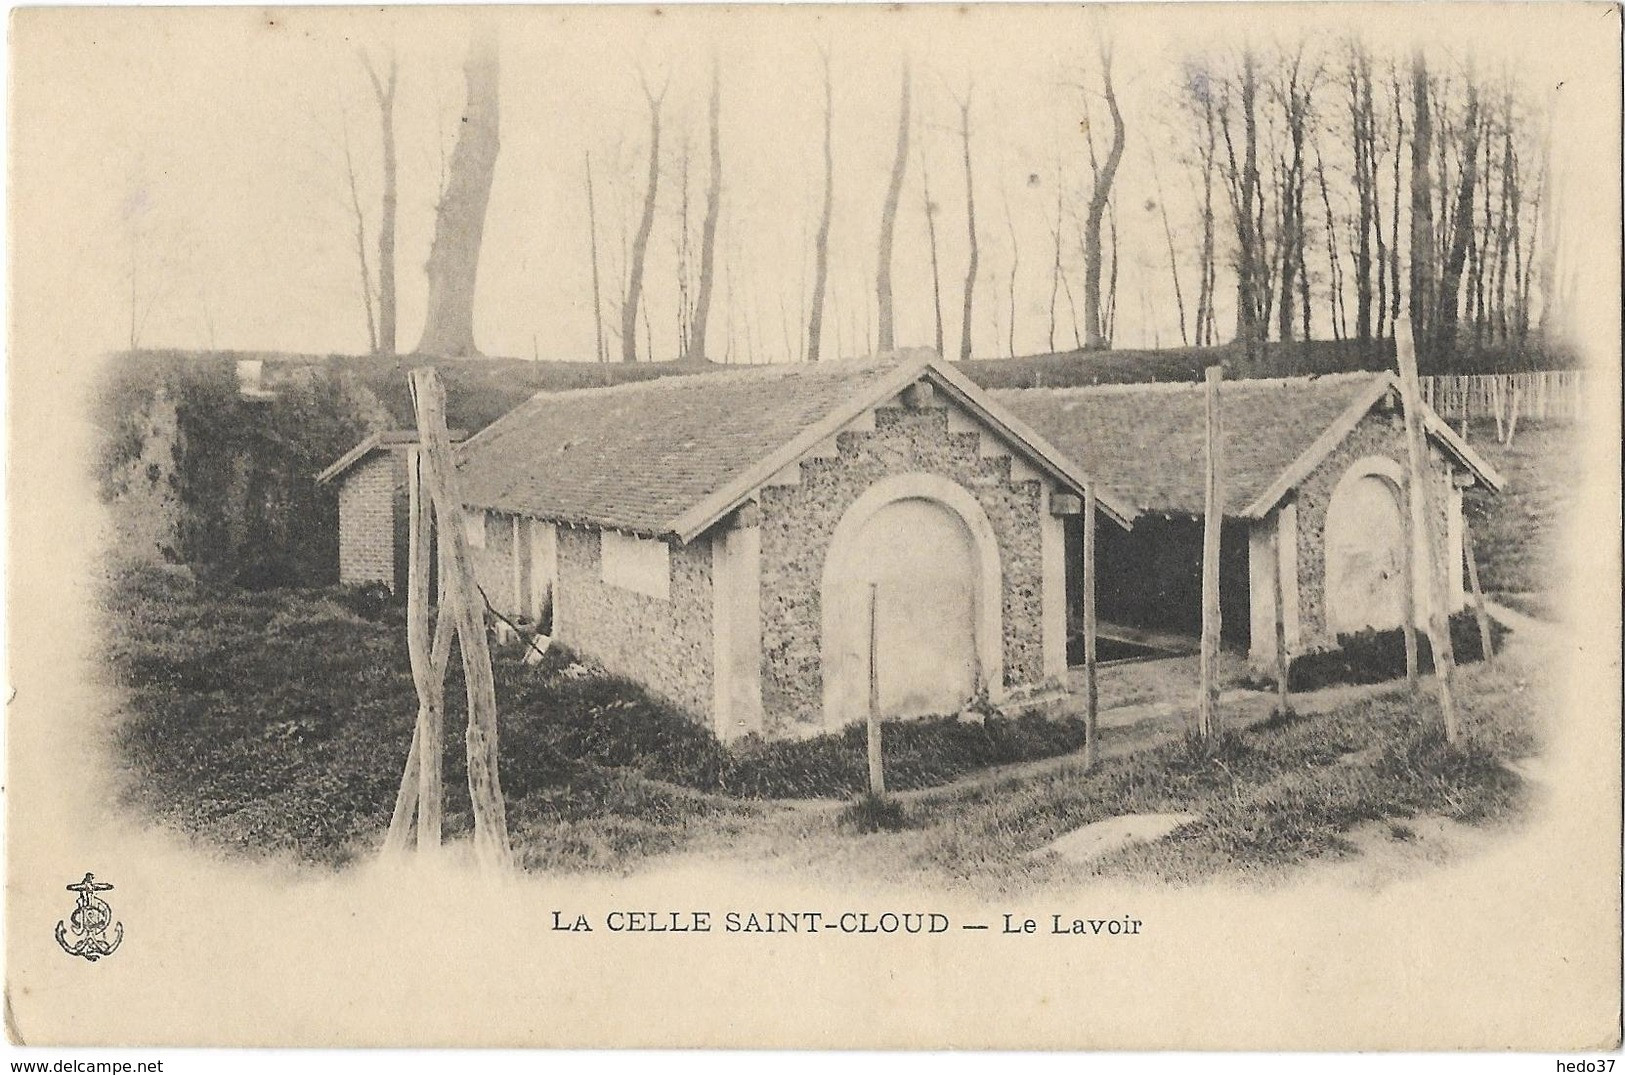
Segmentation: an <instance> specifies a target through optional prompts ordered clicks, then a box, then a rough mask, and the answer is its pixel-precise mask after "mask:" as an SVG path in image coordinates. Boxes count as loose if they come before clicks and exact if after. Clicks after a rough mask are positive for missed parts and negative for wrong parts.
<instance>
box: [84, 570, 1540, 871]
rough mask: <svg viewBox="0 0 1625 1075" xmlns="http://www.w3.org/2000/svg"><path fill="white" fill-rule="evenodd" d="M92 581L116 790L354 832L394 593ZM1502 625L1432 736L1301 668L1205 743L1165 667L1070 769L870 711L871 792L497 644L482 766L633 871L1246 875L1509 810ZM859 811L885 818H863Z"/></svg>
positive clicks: (530, 849) (1528, 715)
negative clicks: (1159, 685) (1123, 819)
mask: <svg viewBox="0 0 1625 1075" xmlns="http://www.w3.org/2000/svg"><path fill="white" fill-rule="evenodd" d="M107 604H108V610H109V613H110V619H109V622H110V623H111V624H112V625H113V632H112V633H113V638H112V653H111V656H112V661H113V665H114V668H115V670H116V673H117V677H118V680H119V682H120V684H121V685H122V687H123V689H124V691H125V692H126V697H127V699H128V702H127V705H126V706H125V707H124V711H123V714H122V717H121V722H120V725H119V728H118V732H117V741H118V743H119V745H120V747H121V748H122V753H123V757H124V758H125V760H126V776H127V777H128V779H127V780H126V782H125V788H126V791H125V794H126V798H127V801H128V802H129V803H130V804H131V805H134V806H135V807H137V808H138V809H139V810H141V811H143V812H145V813H146V814H147V815H148V816H152V817H155V818H156V819H158V820H160V821H161V822H163V823H164V824H166V825H168V826H171V827H174V828H176V829H179V830H182V831H185V832H188V833H192V834H194V835H196V836H197V837H200V838H201V839H203V840H204V841H205V842H207V843H211V844H214V845H217V846H223V847H226V848H230V849H235V850H237V851H239V852H242V853H246V854H250V855H263V854H267V853H270V854H280V855H283V856H286V857H289V858H291V859H295V860H299V861H303V862H306V863H309V864H310V865H311V866H313V867H317V868H328V867H333V866H340V865H343V864H345V863H347V862H350V861H353V860H355V859H357V858H358V857H363V856H366V855H369V854H371V853H372V851H373V850H374V849H375V848H376V847H377V845H378V843H379V841H380V840H381V837H382V832H383V828H384V826H385V825H386V823H387V818H388V814H389V810H390V807H391V805H392V803H393V799H394V795H395V789H396V787H397V786H398V783H399V778H400V768H401V765H402V764H403V762H404V758H405V754H406V748H407V743H408V740H409V737H410V719H411V714H412V713H413V712H414V710H415V695H414V693H413V688H412V685H411V680H410V676H409V674H408V669H407V667H406V660H405V654H404V652H403V647H402V644H401V639H402V636H403V629H402V626H401V624H400V622H399V613H398V612H397V611H395V610H393V609H392V608H390V607H387V606H379V605H378V604H377V603H376V602H373V601H368V600H365V599H364V596H363V595H357V594H355V593H353V592H345V591H289V590H284V591H267V592H260V593H250V592H245V591H240V590H230V589H222V588H213V587H208V586H204V585H201V584H199V583H197V582H195V581H194V580H192V579H191V578H190V577H189V576H188V575H186V574H185V573H183V572H180V571H162V570H142V571H136V572H133V573H130V574H127V575H125V576H123V577H122V578H121V579H119V580H118V581H117V582H116V584H115V585H114V586H113V588H112V590H111V591H110V593H109V596H108V601H107ZM1519 652H1520V651H1519V650H1518V648H1517V647H1514V649H1513V650H1512V651H1511V653H1510V654H1509V655H1508V656H1507V657H1505V658H1503V660H1502V661H1500V662H1499V663H1498V664H1497V665H1496V666H1494V667H1481V666H1469V667H1466V668H1464V669H1463V670H1462V676H1461V696H1462V698H1463V708H1464V713H1465V716H1464V725H1465V727H1466V728H1467V729H1468V731H1467V735H1466V737H1465V739H1464V741H1463V743H1462V744H1461V745H1460V746H1456V747H1447V746H1446V745H1444V744H1443V743H1442V742H1441V741H1440V739H1439V736H1438V735H1437V733H1436V731H1434V730H1433V729H1432V727H1431V726H1430V725H1429V724H1428V723H1426V722H1423V723H1418V722H1417V720H1416V719H1415V718H1414V717H1413V716H1412V715H1411V713H1410V711H1409V707H1408V704H1407V703H1406V702H1405V700H1404V699H1403V697H1402V696H1401V695H1399V694H1398V693H1396V686H1395V685H1394V684H1380V685H1376V686H1369V687H1364V688H1357V687H1341V688H1332V689H1328V690H1324V691H1318V692H1314V693H1310V694H1305V695H1299V696H1296V699H1295V705H1296V707H1297V710H1298V712H1299V714H1300V715H1299V716H1297V717H1295V718H1292V719H1286V720H1281V719H1272V718H1271V716H1270V707H1271V705H1272V703H1273V696H1272V695H1269V694H1267V693H1253V694H1247V693H1243V694H1242V695H1241V696H1239V700H1237V701H1235V702H1232V703H1227V719H1228V720H1229V721H1230V726H1231V728H1232V729H1233V732H1234V734H1233V735H1232V736H1231V737H1230V738H1229V739H1228V740H1226V741H1225V742H1224V744H1223V745H1222V747H1221V749H1219V750H1218V751H1216V752H1215V753H1212V754H1209V753H1206V752H1203V751H1199V750H1194V749H1192V748H1191V747H1190V746H1189V745H1188V744H1187V743H1186V742H1185V741H1184V740H1183V738H1182V734H1181V731H1182V729H1183V727H1184V725H1185V722H1186V721H1187V719H1188V712H1187V710H1188V708H1189V705H1188V699H1189V698H1190V697H1191V696H1190V693H1189V692H1184V691H1181V692H1178V693H1179V694H1180V695H1181V697H1180V698H1178V699H1175V700H1174V701H1173V703H1172V704H1170V705H1158V706H1156V707H1152V710H1151V711H1150V712H1148V713H1147V714H1145V715H1143V716H1137V717H1136V719H1135V720H1134V721H1133V722H1132V723H1118V722H1107V727H1106V730H1105V731H1104V733H1103V735H1102V756H1103V761H1102V763H1101V765H1100V767H1099V768H1098V769H1096V770H1095V771H1093V772H1089V773H1084V772H1082V770H1081V768H1080V762H1079V758H1078V755H1077V754H1076V753H1075V750H1076V748H1077V747H1078V745H1079V744H1080V743H1081V737H1080V734H1079V729H1078V728H1077V725H1076V722H1075V721H1061V722H1056V723H1050V722H1046V721H1043V720H1042V719H1041V718H1036V717H1035V718H1027V719H1026V720H1024V721H1011V720H1003V721H1001V720H1000V719H998V718H989V719H988V720H986V721H984V722H982V723H980V724H975V723H964V722H959V721H952V720H942V721H927V722H920V723H916V724H906V725H892V726H889V727H888V734H887V766H888V773H889V776H890V780H891V786H892V788H893V789H894V790H895V791H898V792H899V794H898V795H897V801H896V805H895V806H894V807H892V808H890V809H888V810H886V811H882V812H879V814H873V813H871V814H870V815H864V814H862V813H861V812H860V813H854V812H852V811H850V810H847V811H843V810H842V809H841V808H840V804H841V803H842V802H843V801H845V800H847V799H848V798H849V797H850V796H851V794H852V793H853V792H855V791H856V790H857V789H858V788H860V787H861V786H862V781H863V776H862V773H863V740H862V737H861V735H860V734H858V733H857V732H856V731H855V730H854V731H852V732H851V733H849V734H847V735H845V736H826V737H820V738H819V739H815V740H810V741H804V742H800V743H789V744H764V745H761V746H759V747H757V748H755V749H754V750H746V751H743V752H738V753H730V752H726V751H723V750H722V749H721V748H720V746H719V745H718V744H717V743H716V742H715V740H714V739H712V738H711V737H710V736H709V734H707V733H705V732H703V731H701V730H699V729H697V728H695V727H693V726H692V725H689V724H688V723H686V722H685V721H683V720H682V719H681V718H680V717H677V716H675V715H672V714H670V713H669V712H667V711H666V710H664V709H663V707H661V706H659V705H658V703H656V702H654V701H652V700H650V699H648V698H647V697H645V696H644V695H643V694H642V693H641V692H640V691H638V690H637V689H636V688H634V687H632V686H630V685H629V684H625V683H623V682H620V681H617V680H614V679H611V678H608V677H605V676H602V675H599V674H591V673H587V674H583V671H582V669H581V666H578V665H572V664H569V663H567V662H565V661H562V660H554V661H550V662H544V664H543V665H542V666H541V667H539V668H527V667H525V666H523V665H521V664H519V663H518V662H517V661H514V660H512V659H509V658H499V660H498V661H497V664H496V672H497V685H498V704H499V709H500V711H501V714H502V716H501V721H502V723H501V728H502V733H501V736H502V737H501V744H502V756H501V778H502V782H503V791H504V796H505V799H506V801H507V808H508V819H509V825H510V829H511V832H512V835H513V841H514V845H515V848H516V851H517V853H518V857H519V860H520V862H521V863H522V864H523V865H524V866H525V867H527V868H530V869H544V870H559V869H564V870H574V869H607V870H613V871H631V870H644V869H653V868H659V867H660V865H661V864H662V863H665V862H675V861H679V860H681V859H683V858H684V857H685V856H690V855H698V856H714V857H718V858H729V859H736V860H737V859H743V860H747V861H748V860H757V861H761V862H764V863H769V864H771V866H772V868H775V869H784V868H789V869H806V870H810V871H814V872H828V871H836V872H838V873H842V874H851V875H856V876H861V877H871V878H894V877H897V876H899V875H906V874H917V875H919V876H920V878H921V879H922V880H924V881H926V882H928V883H929V882H931V881H932V880H935V881H939V882H944V883H965V884H969V885H971V886H973V887H992V888H1002V887H1009V886H1017V887H1019V886H1022V885H1027V884H1032V883H1043V882H1056V881H1066V880H1068V879H1070V878H1075V877H1076V876H1077V875H1078V874H1079V873H1080V870H1081V872H1082V873H1085V874H1093V873H1099V872H1105V873H1116V874H1130V875H1136V876H1140V875H1143V876H1147V877H1154V878H1158V879H1163V880H1172V881H1188V880H1195V879H1199V878H1203V877H1209V876H1215V875H1230V874H1242V875H1248V876H1269V875H1274V874H1279V873H1281V872H1283V871H1290V870H1291V869H1292V868H1295V867H1298V866H1301V865H1302V864H1305V863H1309V862H1313V861H1325V860H1330V859H1339V858H1347V857H1349V856H1350V855H1351V854H1352V853H1353V848H1354V847H1355V844H1354V843H1353V842H1351V841H1352V840H1353V838H1354V834H1356V833H1357V831H1358V830H1359V829H1360V827H1361V826H1365V825H1369V824H1372V823H1376V822H1393V823H1394V825H1395V826H1396V828H1395V830H1394V831H1400V830H1401V829H1402V828H1403V827H1404V826H1405V825H1408V824H1410V823H1411V820H1414V819H1417V818H1425V819H1439V818H1443V819H1448V820H1450V821H1451V822H1452V823H1459V824H1467V825H1480V826H1481V825H1486V824H1491V823H1495V822H1500V821H1505V820H1509V819H1511V818H1514V817H1516V816H1517V815H1518V814H1519V811H1520V808H1521V804H1522V802H1523V788H1522V783H1521V781H1520V779H1519V778H1518V777H1517V776H1516V775H1515V774H1514V773H1513V772H1512V771H1511V770H1509V769H1508V768H1507V764H1508V763H1511V762H1515V761H1516V760H1517V759H1518V758H1520V757H1522V756H1524V755H1526V754H1528V753H1529V752H1531V751H1532V750H1534V749H1535V747H1536V744H1537V742H1538V738H1539V729H1538V726H1537V723H1536V720H1535V717H1534V714H1535V713H1536V712H1538V707H1539V702H1538V700H1537V699H1538V698H1539V697H1540V695H1539V692H1538V691H1535V690H1527V689H1526V687H1527V686H1528V685H1529V684H1530V683H1531V681H1532V680H1535V679H1538V677H1539V675H1540V674H1542V672H1543V670H1544V668H1545V666H1546V662H1544V661H1542V660H1533V661H1531V660H1527V659H1523V658H1520V657H1518V656H1517V654H1518V653H1519ZM453 663H454V666H455V662H453ZM1176 663H1177V662H1176ZM1160 664H1161V662H1151V663H1150V664H1148V665H1145V666H1125V667H1126V669H1127V672H1123V671H1122V670H1116V671H1118V672H1119V674H1124V675H1127V674H1132V673H1133V670H1134V669H1135V668H1136V667H1144V668H1149V669H1151V671H1152V673H1156V672H1157V671H1158V666H1159V665H1160ZM460 690H461V686H460V681H458V679H457V678H456V676H455V675H454V676H453V679H452V681H451V682H450V683H448V703H449V704H448V714H447V728H448V738H447V742H446V743H445V754H444V761H445V779H446V788H447V831H448V835H449V836H450V837H451V838H453V839H456V838H458V837H460V836H461V835H463V834H466V832H467V831H468V829H469V827H470V823H471V819H470V816H469V811H468V802H467V791H466V776H465V769H464V759H463V751H462V745H461V742H460V729H461V726H462V716H461V712H462V710H461V705H460V703H459V702H458V701H457V697H458V693H459V692H460ZM1114 691H1115V692H1117V693H1123V697H1124V698H1128V697H1130V695H1132V694H1133V693H1134V692H1132V691H1126V692H1125V691H1124V689H1123V688H1121V687H1120V688H1114ZM1142 708H1143V707H1142ZM990 765H992V766H994V767H993V768H988V766H990ZM810 796H816V797H818V798H816V799H812V800H809V798H808V797H810ZM1142 810H1154V811H1167V810H1177V811H1188V812H1192V813H1198V814H1201V815H1202V821H1201V822H1199V823H1197V824H1195V825H1191V826H1188V827H1187V828H1185V829H1182V830H1180V831H1178V832H1176V833H1175V834H1174V835H1173V836H1172V837H1171V838H1170V839H1168V840H1166V841H1164V842H1162V843H1159V844H1157V845H1153V846H1150V847H1144V848H1140V849H1139V850H1137V851H1131V852H1125V853H1122V854H1119V855H1117V856H1115V857H1113V858H1108V859H1105V860H1101V861H1100V862H1098V863H1095V864H1092V865H1091V866H1090V867H1088V868H1087V869H1082V868H1080V867H1076V866H1069V865H1067V864H1065V863H1061V862H1058V861H1056V860H1054V859H1052V858H1050V857H1047V856H1044V855H1042V854H1036V855H1035V854H1034V852H1035V851H1036V850H1037V849H1039V848H1040V847H1041V846H1042V845H1043V844H1044V843H1045V842H1047V841H1048V840H1050V839H1052V838H1054V837H1055V836H1056V835H1058V834H1060V833H1062V832H1064V831H1067V830H1068V829H1070V828H1073V827H1076V826H1078V825H1081V824H1085V823H1087V822H1090V821H1093V820H1098V819H1101V818H1106V817H1111V816H1114V815H1117V814H1120V813H1124V812H1131V811H1142ZM866 820H867V822H869V823H867V824H865V823H864V822H865V821H866ZM877 822H878V827H880V828H882V829H884V830H888V831H879V832H872V831H865V830H867V829H873V828H876V827H877V824H876V823H877ZM1407 831H1408V830H1407Z"/></svg>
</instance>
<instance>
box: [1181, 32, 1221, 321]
mask: <svg viewBox="0 0 1625 1075" xmlns="http://www.w3.org/2000/svg"><path fill="white" fill-rule="evenodd" d="M1182 74H1183V78H1182V83H1183V85H1182V87H1181V89H1182V95H1181V100H1182V103H1183V104H1184V106H1185V108H1186V109H1187V110H1188V111H1189V113H1190V115H1191V117H1192V119H1193V120H1194V121H1195V122H1196V125H1197V140H1196V158H1197V161H1196V163H1197V164H1198V166H1199V171H1200V174H1201V179H1202V186H1201V190H1200V194H1199V196H1198V197H1197V199H1196V200H1197V201H1198V203H1199V204H1200V206H1201V213H1202V245H1201V253H1200V255H1199V261H1200V265H1199V271H1198V274H1197V275H1198V283H1197V291H1196V345H1197V346H1198V347H1204V346H1210V345H1212V344H1213V343H1215V342H1216V331H1215V329H1216V319H1215V317H1214V313H1213V307H1214V301H1213V300H1214V295H1215V291H1216V289H1217V284H1218V279H1217V277H1218V272H1217V266H1216V265H1215V257H1214V217H1213V169H1214V166H1215V164H1216V163H1217V160H1218V152H1217V148H1218V123H1217V121H1216V116H1215V110H1214V99H1213V77H1212V73H1211V71H1210V70H1209V68H1208V66H1207V64H1206V63H1205V62H1189V61H1187V63H1186V64H1185V67H1184V70H1183V73H1182Z"/></svg>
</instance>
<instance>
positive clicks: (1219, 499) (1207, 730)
mask: <svg viewBox="0 0 1625 1075" xmlns="http://www.w3.org/2000/svg"><path fill="white" fill-rule="evenodd" d="M1223 379H1224V369H1223V368H1222V367H1220V366H1209V367H1208V368H1207V423H1206V425H1207V452H1206V459H1207V468H1206V483H1205V485H1206V494H1205V497H1204V514H1203V516H1202V657H1201V664H1202V699H1201V708H1200V710H1199V711H1198V716H1197V721H1196V731H1197V734H1198V735H1200V736H1201V737H1202V738H1203V739H1205V740H1207V741H1208V742H1209V743H1212V742H1214V741H1216V740H1217V739H1218V737H1219V736H1220V734H1222V732H1223V730H1224V729H1223V725H1222V720H1221V717H1220V715H1219V626H1220V618H1219V533H1220V528H1221V527H1222V526H1223V524H1224V476H1223V467H1224V458H1223V439H1224V428H1223V421H1222V418H1221V416H1220V413H1219V382H1220V381H1222V380H1223Z"/></svg>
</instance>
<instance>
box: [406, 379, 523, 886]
mask: <svg viewBox="0 0 1625 1075" xmlns="http://www.w3.org/2000/svg"><path fill="white" fill-rule="evenodd" d="M411 385H412V404H413V407H414V409H415V410H416V412H417V419H418V440H419V442H420V443H421V445H422V458H423V461H424V464H425V465H424V471H423V473H424V477H425V479H426V482H427V485H428V490H429V496H430V499H431V501H432V503H433V505H434V510H435V514H436V515H437V516H438V517H439V519H440V520H441V527H440V551H441V558H440V570H441V572H442V578H443V579H445V580H446V582H447V585H446V586H444V587H443V594H444V598H445V600H444V601H443V604H449V605H451V606H452V617H453V622H454V623H455V624H456V630H457V637H458V641H459V642H460V643H461V644H460V645H459V647H458V648H459V649H460V650H461V651H462V655H463V678H464V681H465V682H466V684H467V687H468V736H467V745H468V794H469V801H470V803H471V805H472V806H473V811H474V853H475V857H476V858H477V859H478V860H479V861H480V863H481V864H482V865H485V866H488V867H494V868H499V869H507V868H508V867H509V866H510V865H511V864H512V860H513V851H512V848H511V847H510V845H509V843H508V823H507V811H506V809H505V807H504V805H503V801H502V784H501V781H500V779H499V778H498V775H497V705H496V682H495V680H494V679H493V677H492V674H491V651H490V647H489V645H488V644H487V642H486V638H485V612H484V608H483V607H482V603H481V601H480V600H479V596H478V595H479V591H478V587H477V585H476V583H475V579H474V568H473V564H472V562H471V560H470V558H469V552H468V536H467V535H466V534H465V533H464V532H463V527H462V525H461V522H462V511H463V501H462V495H461V493H460V491H459V489H458V481H457V467H456V465H455V463H454V462H453V461H452V455H451V438H450V437H449V436H448V435H447V433H446V395H445V389H444V388H443V387H442V386H441V384H440V378H439V376H438V375H437V374H436V373H435V370H434V368H433V367H432V366H425V367H420V368H418V369H415V370H413V371H412V373H411Z"/></svg>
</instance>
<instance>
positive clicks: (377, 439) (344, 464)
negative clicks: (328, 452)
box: [316, 429, 468, 485]
mask: <svg viewBox="0 0 1625 1075" xmlns="http://www.w3.org/2000/svg"><path fill="white" fill-rule="evenodd" d="M447 436H449V437H450V438H451V440H452V442H453V443H456V442H457V441H460V440H465V439H467V437H468V432H467V431H466V430H462V429H453V430H451V431H450V432H449V433H448V434H447ZM417 442H418V431H417V430H415V429H385V430H382V431H381V432H378V433H374V434H372V435H371V436H370V437H368V438H367V439H365V440H363V441H362V442H361V443H360V444H357V445H356V446H355V447H354V448H351V449H350V450H349V451H347V452H345V453H344V454H343V455H341V456H339V457H338V459H337V460H335V461H334V462H333V463H332V464H331V465H330V466H328V468H327V469H326V470H324V471H322V472H321V473H320V474H318V475H316V484H317V485H326V484H327V483H328V482H330V481H332V480H333V479H335V478H338V477H341V476H342V475H343V474H344V473H345V472H347V471H348V470H349V469H350V468H351V467H353V466H355V465H356V464H357V463H359V462H361V461H362V460H363V459H365V458H367V457H368V456H369V455H371V454H372V453H373V452H378V451H385V450H387V449H390V448H404V447H408V446H410V445H413V444H416V443H417Z"/></svg>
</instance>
